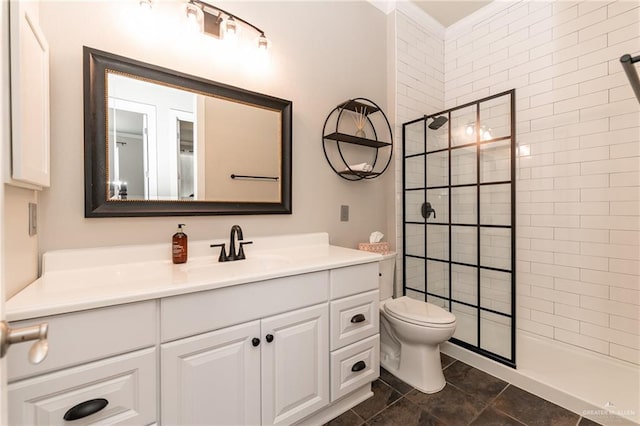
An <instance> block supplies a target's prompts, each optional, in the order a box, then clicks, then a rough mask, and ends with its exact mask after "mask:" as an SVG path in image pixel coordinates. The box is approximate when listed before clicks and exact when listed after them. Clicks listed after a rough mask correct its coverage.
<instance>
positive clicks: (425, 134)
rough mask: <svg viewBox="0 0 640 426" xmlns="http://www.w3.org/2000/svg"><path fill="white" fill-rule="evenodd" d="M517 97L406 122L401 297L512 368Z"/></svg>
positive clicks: (460, 342)
mask: <svg viewBox="0 0 640 426" xmlns="http://www.w3.org/2000/svg"><path fill="white" fill-rule="evenodd" d="M514 98H515V91H514V90H510V91H507V92H504V93H500V94H496V95H493V96H490V97H487V98H484V99H480V100H477V101H474V102H470V103H468V104H465V105H461V106H458V107H455V108H452V109H449V110H446V111H442V112H438V113H437V114H432V115H429V116H424V117H422V118H419V119H416V120H413V121H410V122H408V123H404V124H403V134H402V142H403V160H404V164H403V165H404V169H403V170H404V173H403V225H404V229H403V232H404V233H403V235H404V246H403V253H404V256H403V271H404V274H403V277H404V282H403V291H404V294H406V295H408V296H410V297H413V298H416V299H420V300H426V301H427V302H430V303H434V304H437V305H439V306H442V307H444V308H446V309H448V310H450V311H451V312H453V313H454V314H455V315H456V318H457V328H456V332H455V334H454V336H453V338H452V339H451V341H452V342H454V343H456V344H458V345H460V346H463V347H465V348H467V349H470V350H472V351H474V352H478V353H480V354H482V355H485V356H487V357H489V358H491V359H494V360H496V361H499V362H502V363H504V364H507V365H510V366H512V367H515V148H514V147H515V104H514Z"/></svg>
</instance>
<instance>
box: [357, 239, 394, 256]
mask: <svg viewBox="0 0 640 426" xmlns="http://www.w3.org/2000/svg"><path fill="white" fill-rule="evenodd" d="M358 250H364V251H371V252H374V253H380V254H389V243H386V242H385V243H359V244H358Z"/></svg>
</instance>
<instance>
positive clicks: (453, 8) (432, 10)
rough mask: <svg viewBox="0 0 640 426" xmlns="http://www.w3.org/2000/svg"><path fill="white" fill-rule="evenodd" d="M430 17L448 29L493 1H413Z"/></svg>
mask: <svg viewBox="0 0 640 426" xmlns="http://www.w3.org/2000/svg"><path fill="white" fill-rule="evenodd" d="M412 1H413V3H415V4H416V5H418V7H420V8H421V9H422V10H424V11H425V12H427V14H429V16H431V17H432V18H434V19H435V20H436V21H438V22H440V23H441V24H442V25H443V26H445V27H448V26H449V25H451V24H453V23H454V22H458V21H459V20H460V19H462V18H464V17H465V16H468V15H471V14H472V13H473V12H475V11H476V10H478V9H480V8H482V7H484V6H486V5H488V4H489V3H491V0H470V1H462V0H460V1H459V0H412Z"/></svg>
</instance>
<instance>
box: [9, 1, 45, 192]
mask: <svg viewBox="0 0 640 426" xmlns="http://www.w3.org/2000/svg"><path fill="white" fill-rule="evenodd" d="M38 7H39V6H38V2H29V1H24V0H19V1H12V2H10V4H9V13H10V29H11V33H10V38H11V157H12V178H13V179H15V180H16V181H19V182H23V183H26V184H28V185H30V186H31V187H36V188H39V187H48V186H49V45H48V44H47V40H46V39H45V38H44V35H43V34H42V31H41V30H40V27H39V25H38V12H39V10H38Z"/></svg>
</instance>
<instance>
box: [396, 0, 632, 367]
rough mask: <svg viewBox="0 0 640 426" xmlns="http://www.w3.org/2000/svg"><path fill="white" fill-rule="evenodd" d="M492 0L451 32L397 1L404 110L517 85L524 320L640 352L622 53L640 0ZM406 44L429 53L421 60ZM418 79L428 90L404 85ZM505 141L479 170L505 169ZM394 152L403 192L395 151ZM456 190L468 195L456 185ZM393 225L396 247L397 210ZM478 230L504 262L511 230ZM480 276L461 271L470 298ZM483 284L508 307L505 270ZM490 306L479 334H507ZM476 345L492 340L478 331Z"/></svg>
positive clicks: (628, 94) (529, 325)
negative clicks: (413, 15) (429, 24)
mask: <svg viewBox="0 0 640 426" xmlns="http://www.w3.org/2000/svg"><path fill="white" fill-rule="evenodd" d="M491 8H492V9H491V10H490V13H487V12H485V13H478V14H476V18H475V19H474V17H470V18H467V19H466V20H464V21H463V22H462V23H460V25H454V26H453V27H450V28H449V29H447V31H446V32H445V35H444V36H443V35H442V34H440V33H439V32H438V31H436V30H434V29H431V28H425V27H424V26H423V25H421V24H419V23H417V22H416V21H414V20H412V19H410V18H408V17H407V16H406V15H404V14H403V13H402V12H399V11H396V12H395V14H396V31H397V43H398V48H397V50H398V52H397V61H398V66H397V75H396V79H397V86H398V90H397V92H398V94H397V116H396V123H399V124H401V123H403V122H405V121H409V120H412V119H415V118H418V117H420V116H422V115H424V114H432V113H435V112H437V111H440V110H443V109H445V108H452V107H455V106H457V105H461V104H463V103H466V102H469V101H473V100H475V99H478V98H481V97H484V96H489V95H492V94H495V93H499V92H501V91H504V90H508V89H511V88H515V89H516V141H517V146H518V151H517V153H516V155H517V172H516V177H517V180H516V185H517V186H516V189H517V192H516V203H517V204H516V220H517V228H516V235H517V242H516V248H517V250H516V268H517V271H518V272H517V276H516V280H517V289H516V292H517V305H516V312H517V320H516V325H517V327H518V329H520V330H526V331H528V332H531V333H535V334H539V335H541V336H546V337H548V338H552V339H556V340H559V341H562V342H564V343H568V344H571V345H575V346H579V347H582V348H584V349H587V350H591V351H595V352H598V353H601V354H605V355H608V356H611V357H613V358H617V359H622V360H625V361H628V362H632V363H636V364H640V211H639V210H640V107H639V106H638V102H637V100H636V99H635V98H634V94H633V91H632V90H631V87H630V86H629V82H628V81H627V79H626V76H625V74H624V72H623V70H622V68H621V66H620V63H619V58H620V56H622V55H623V54H626V53H629V54H632V55H638V54H640V4H639V3H638V2H637V1H575V2H568V1H554V2H544V1H524V0H523V1H519V2H509V3H501V4H500V5H493V6H491ZM409 52H422V53H424V56H420V55H418V56H420V58H425V60H424V61H422V60H418V59H417V58H416V57H415V56H411V55H410V53H409ZM415 91H419V92H422V93H420V94H419V96H417V97H416V96H413V95H412V96H411V97H410V96H408V94H409V93H412V92H415ZM402 93H406V95H402ZM414 94H415V93H414ZM497 107H498V108H499V107H500V106H499V105H497ZM471 116H473V118H471ZM469 120H471V121H470V123H473V121H474V120H475V113H471V114H468V117H460V118H458V117H456V118H455V119H454V120H452V123H451V125H452V126H453V127H452V133H454V134H455V135H457V137H459V138H460V142H459V143H463V142H462V140H463V138H464V134H463V133H462V132H463V129H461V127H462V126H465V125H466V124H467V123H466V121H469ZM463 122H464V123H463ZM496 127H497V128H499V127H500V125H499V123H498V124H497V125H496ZM456 129H459V134H458V133H455V132H456ZM396 134H397V135H398V137H400V135H401V128H400V127H398V128H397V133H396ZM504 151H505V150H504V148H503V147H501V146H500V145H498V144H496V146H495V147H494V148H493V150H486V155H493V156H494V159H495V160H496V161H493V162H490V163H487V164H488V165H490V166H492V167H495V169H494V170H481V173H482V175H483V176H485V177H486V179H491V180H493V179H501V178H500V176H501V174H500V170H501V169H502V170H504V167H506V166H505V163H504V162H503V161H501V160H502V159H504V158H508V157H506V155H507V153H506V152H504ZM397 152H398V153H400V150H399V149H398V151H397ZM396 161H398V162H399V164H398V167H397V169H396V170H397V173H398V182H399V186H398V194H400V193H401V182H402V180H401V179H402V163H401V162H402V157H401V155H397V156H396ZM458 165H459V166H460V167H458V169H459V170H461V172H460V173H453V174H452V183H454V182H453V179H464V174H463V173H462V171H463V170H467V171H468V169H467V167H466V166H464V156H462V155H460V156H459V157H457V158H454V159H452V167H453V169H452V172H454V171H455V168H456V167H457V166H458ZM473 174H474V175H475V171H474V173H473ZM482 195H483V194H481V198H482ZM487 196H490V197H497V198H496V201H497V203H496V204H492V208H495V209H500V207H501V206H500V204H499V203H503V202H508V200H505V199H504V194H501V193H495V194H494V193H491V194H487ZM452 202H454V205H455V204H460V203H464V201H463V200H462V199H461V198H460V197H459V196H455V197H454V198H452ZM481 203H482V199H481ZM483 205H484V204H483ZM481 211H482V209H481ZM495 213H496V215H498V216H499V215H500V211H499V210H498V211H496V212H495ZM398 231H399V232H398V238H399V240H398V241H399V246H398V247H401V241H402V211H401V210H400V211H399V214H398ZM456 231H458V230H457V229H454V235H453V236H452V242H451V243H452V250H453V254H452V256H454V257H458V258H459V257H464V256H468V255H469V254H468V253H464V252H460V251H456V249H455V247H456V241H460V240H461V239H464V233H461V232H456ZM460 231H462V230H460ZM482 240H483V241H481V244H483V248H482V251H481V253H482V254H483V256H484V255H485V250H487V248H488V247H492V248H495V249H496V250H495V253H494V252H493V251H492V252H487V254H490V256H487V257H486V258H485V257H483V259H482V261H483V262H484V261H486V262H489V264H490V265H500V266H501V267H502V266H505V265H503V264H502V263H503V262H505V258H507V257H508V256H509V255H510V254H509V253H508V248H509V246H508V244H505V241H507V240H508V236H506V235H493V234H485V235H484V238H482ZM485 245H486V246H487V247H485ZM505 249H507V250H505ZM400 266H401V265H400ZM400 269H401V268H400ZM401 273H402V272H401V270H400V274H399V275H398V277H399V278H400V279H401ZM458 279H459V280H460V282H458V281H457V280H458ZM473 279H474V278H473V277H466V278H465V275H464V271H460V272H458V273H455V274H454V280H455V281H454V282H453V283H452V288H453V294H454V295H459V296H458V297H460V299H461V300H464V301H467V300H469V301H473V300H475V297H476V295H475V294H474V293H473V292H474V288H475V287H474V286H475V282H474V281H472V280H473ZM481 285H482V289H483V293H484V292H486V291H487V289H490V290H495V294H492V295H493V297H492V298H491V300H490V301H489V300H487V301H486V303H487V304H489V306H491V309H496V310H499V311H502V310H503V309H504V308H507V307H508V306H504V305H500V304H499V302H500V298H501V294H500V291H501V288H502V287H501V282H500V280H499V279H496V278H495V277H492V279H491V280H490V281H487V282H486V283H481ZM485 287H486V288H485ZM485 296H487V295H485V294H483V295H482V301H481V303H485ZM506 302H508V301H506ZM452 309H453V310H454V311H455V313H456V315H458V318H459V321H460V323H461V325H462V323H463V322H464V321H466V320H468V321H469V323H470V324H472V323H473V324H474V325H470V326H469V329H468V330H466V331H465V332H466V333H469V335H465V336H463V335H461V334H460V333H462V332H463V328H460V333H459V332H457V333H458V334H457V335H456V337H459V338H462V339H463V340H465V341H470V342H473V341H474V339H477V336H475V334H474V333H475V330H476V328H475V315H476V313H475V311H473V310H471V309H468V308H467V307H465V306H463V305H459V304H455V303H454V304H453V306H452ZM494 317H495V315H494ZM486 319H487V320H491V321H485V318H484V317H483V319H482V321H481V335H482V333H484V330H487V332H488V333H492V334H494V335H496V336H499V335H500V333H501V332H503V330H504V329H500V328H497V327H496V324H499V321H498V320H496V319H495V318H489V317H487V318H486ZM489 330H491V331H489ZM482 344H483V346H487V345H491V344H492V343H491V341H487V342H484V338H483V342H482ZM494 350H495V351H497V352H498V353H500V351H501V350H503V348H500V347H496V348H494Z"/></svg>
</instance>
